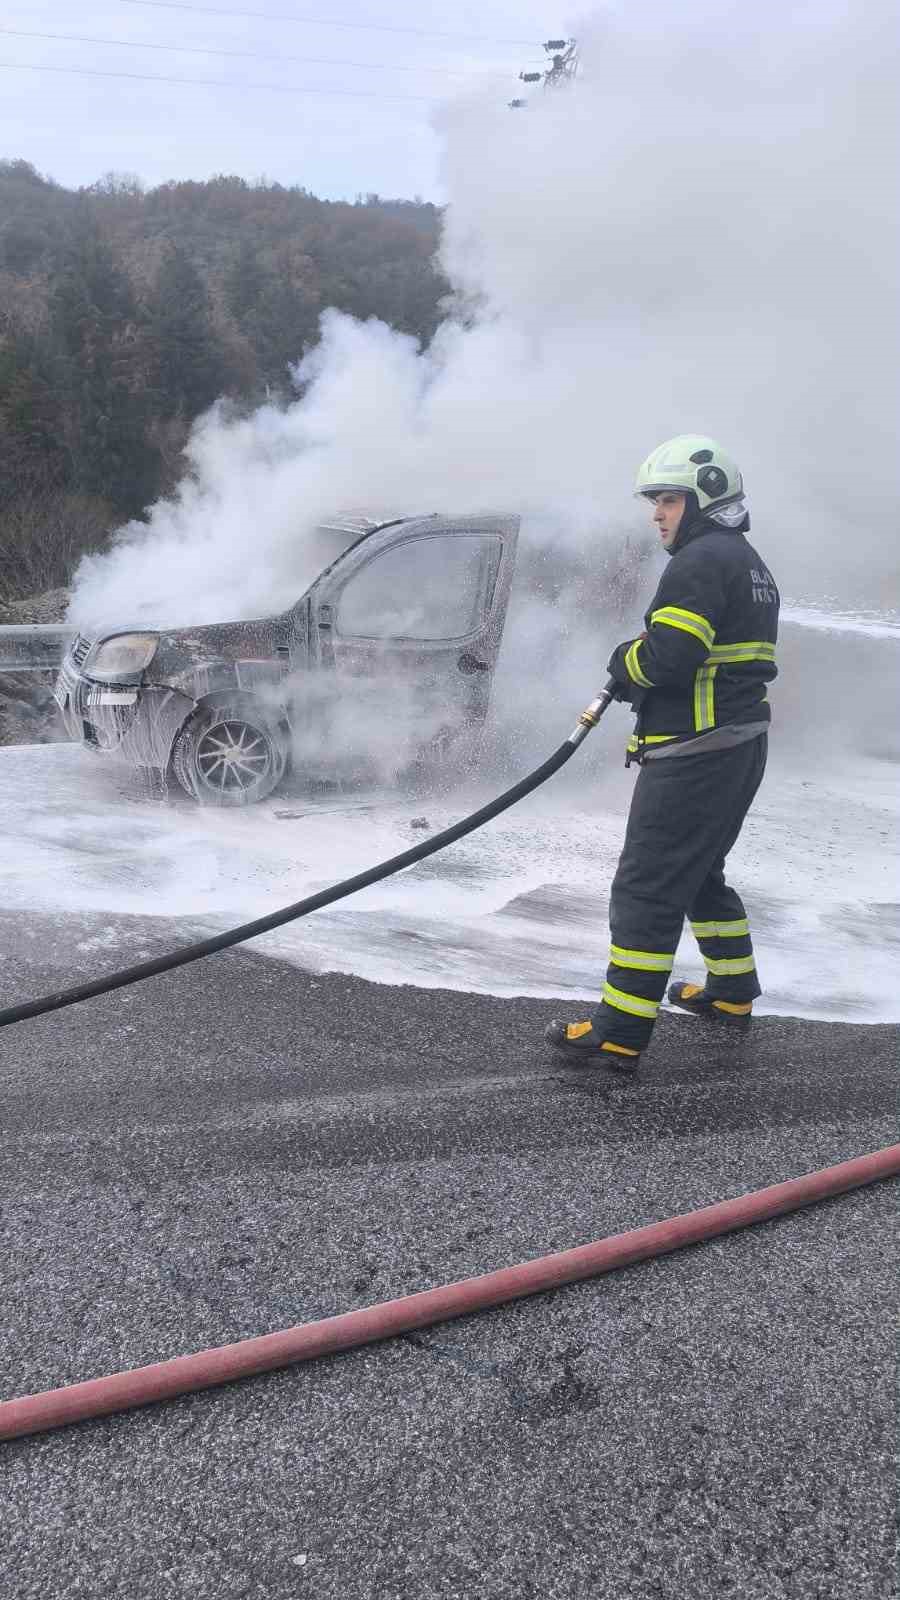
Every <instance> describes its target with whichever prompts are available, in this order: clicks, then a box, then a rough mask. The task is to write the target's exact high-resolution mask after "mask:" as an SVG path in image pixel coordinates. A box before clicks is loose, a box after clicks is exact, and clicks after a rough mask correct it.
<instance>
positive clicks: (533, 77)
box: [519, 72, 544, 83]
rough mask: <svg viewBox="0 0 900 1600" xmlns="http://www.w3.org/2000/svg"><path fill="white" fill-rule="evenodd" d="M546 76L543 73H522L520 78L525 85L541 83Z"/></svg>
mask: <svg viewBox="0 0 900 1600" xmlns="http://www.w3.org/2000/svg"><path fill="white" fill-rule="evenodd" d="M543 76H544V74H543V73H542V72H520V73H519V77H520V78H521V79H522V82H523V83H540V81H541V79H542V77H543Z"/></svg>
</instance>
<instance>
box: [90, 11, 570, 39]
mask: <svg viewBox="0 0 900 1600" xmlns="http://www.w3.org/2000/svg"><path fill="white" fill-rule="evenodd" d="M118 3H119V5H123V6H153V7H154V8H155V9H156V10H160V11H198V12H200V14H201V15H202V16H207V17H260V18H262V19H263V20H264V21H267V22H292V23H293V22H302V23H305V24H306V25H307V26H309V27H314V28H355V29H357V30H359V29H361V30H363V31H364V32H366V33H414V34H416V35H417V36H418V37H419V38H421V39H458V40H460V42H462V43H464V44H517V45H528V46H531V47H532V48H534V47H535V45H536V44H537V43H538V42H539V41H536V40H534V39H498V38H496V37H491V36H489V35H488V36H486V35H484V34H478V33H444V32H441V31H440V30H439V29H436V28H405V27H400V26H397V25H395V24H393V23H389V22H339V21H338V20H337V19H336V18H334V17H296V16H289V15H287V14H286V13H285V12H284V11H231V10H227V9H226V8H225V7H224V6H193V5H187V4H182V0H118Z"/></svg>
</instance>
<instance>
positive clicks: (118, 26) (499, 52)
mask: <svg viewBox="0 0 900 1600" xmlns="http://www.w3.org/2000/svg"><path fill="white" fill-rule="evenodd" d="M597 9H598V7H596V6H595V5H593V4H589V5H587V6H582V7H581V8H580V10H581V12H582V13H584V12H585V11H587V12H588V13H590V12H593V11H596V10H597ZM571 10H572V7H571V6H570V4H569V0H565V3H563V4H560V0H547V3H544V0H455V3H454V4H453V5H452V6H450V5H447V4H443V5H442V4H439V3H437V0H191V3H190V4H189V3H188V0H184V4H183V5H181V4H179V5H176V4H175V3H174V0H169V3H164V0H79V3H77V4H76V3H75V0H8V3H7V4H6V5H5V6H4V8H3V14H2V19H0V33H2V37H0V156H5V157H22V158H24V159H25V160H27V161H31V162H32V163H33V164H34V165H35V166H36V167H37V168H38V169H39V170H40V171H41V172H44V173H47V174H48V175H50V176H51V177H53V178H55V179H56V180H57V181H58V182H60V183H63V184H65V185H67V186H70V187H77V186H78V185H79V184H90V183H93V182H94V181H95V180H96V179H97V178H98V177H100V176H101V175H102V174H103V173H105V172H108V171H111V170H113V171H119V172H122V171H125V172H134V173H137V175H138V176H139V177H140V178H142V179H143V180H144V182H145V183H147V184H151V185H152V184H157V183H162V182H165V181H166V180H167V179H169V178H188V177H190V178H206V177H208V176H210V175H211V174H212V173H215V172H228V173H239V174H241V175H242V176H244V177H247V178H255V177H259V176H261V175H265V176H266V177H268V178H270V179H277V180H278V181H279V182H281V183H285V184H294V183H299V184H303V185H304V186H306V187H307V188H309V189H311V190H313V192H315V193H316V194H320V195H325V196H328V197H332V198H348V199H353V198H355V196H356V194H357V193H359V192H363V193H365V192H368V191H373V190H374V191H377V192H378V193H380V194H383V195H399V196H404V197H411V196H413V195H415V194H419V195H422V196H423V197H424V198H425V199H431V200H438V201H439V200H441V199H443V197H444V196H443V190H442V186H441V177H440V140H439V137H438V135H437V134H436V132H435V127H434V122H435V118H436V116H439V113H440V107H441V104H442V102H444V101H446V99H447V98H456V97H458V96H459V95H467V94H469V93H471V92H472V90H473V88H474V87H475V85H477V84H479V83H480V82H484V75H485V74H488V83H489V85H490V87H491V88H494V87H495V88H496V94H497V97H498V100H501V101H506V100H508V99H510V98H512V97H513V96H514V95H516V94H519V93H523V92H525V91H524V89H523V86H522V85H521V84H519V83H518V81H517V74H518V72H519V71H520V70H522V69H523V68H525V69H527V68H534V67H539V66H540V65H541V64H542V62H543V61H544V60H545V58H544V54H543V51H542V50H541V48H540V46H541V42H542V41H543V40H544V39H547V38H551V37H553V36H556V35H558V36H560V37H561V36H562V35H564V34H566V33H567V32H568V31H569V30H570V29H571V27H572V22H571ZM254 12H255V13H256V15H250V14H248V13H254ZM260 13H265V15H260ZM329 14H330V15H332V17H333V19H334V20H332V21H330V22H326V21H324V20H321V19H324V18H325V17H327V16H328V15H329ZM279 18H281V19H285V20H279ZM289 18H293V19H295V20H287V19H289ZM296 19H300V20H296ZM316 19H320V20H316ZM339 24H344V25H339ZM11 30H20V31H19V32H14V31H11ZM403 30H409V31H403ZM36 34H41V35H51V34H53V35H57V36H62V35H68V36H69V37H68V38H62V37H56V38H48V37H34V35H36ZM26 35H28V36H27V37H26ZM76 35H77V36H78V39H77V40H76V39H75V37H74V36H76ZM99 41H113V42H110V43H107V42H99ZM151 47H152V48H151ZM161 47H165V48H161ZM216 52H221V53H219V54H217V53H216ZM225 52H249V54H247V55H243V54H231V55H229V54H226V53H225ZM51 69H52V70H51ZM73 69H77V70H73ZM107 74H109V76H107ZM118 74H132V75H134V76H117V75H118ZM147 78H181V79H191V80H198V79H204V78H205V79H214V80H217V82H215V83H211V84H210V83H208V84H200V83H196V82H195V83H194V84H193V85H191V84H182V83H165V82H162V83H161V82H152V81H145V80H146V79H147ZM255 85H261V86H263V87H254V86H255ZM266 85H269V86H272V87H265V86H266ZM276 85H277V86H278V87H277V88H276V87H274V86H276ZM510 115H513V113H510Z"/></svg>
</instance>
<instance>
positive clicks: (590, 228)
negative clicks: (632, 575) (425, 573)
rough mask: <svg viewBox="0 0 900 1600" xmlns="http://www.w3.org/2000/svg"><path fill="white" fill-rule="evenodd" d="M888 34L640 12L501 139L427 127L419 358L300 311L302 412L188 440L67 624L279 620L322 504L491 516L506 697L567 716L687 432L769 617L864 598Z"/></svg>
mask: <svg viewBox="0 0 900 1600" xmlns="http://www.w3.org/2000/svg"><path fill="white" fill-rule="evenodd" d="M894 28H895V24H894V8H893V6H892V5H889V4H887V3H886V0H857V3H856V4H854V5H852V6H849V5H848V6H844V5H842V4H839V3H838V0H834V3H832V4H831V5H828V4H823V3H817V4H815V5H812V4H799V5H796V6H794V7H791V8H786V7H784V6H775V5H774V4H773V3H772V0H765V3H763V4H762V5H761V6H757V7H753V8H749V7H747V6H746V5H744V4H743V3H740V4H738V3H733V4H723V3H722V0H689V4H687V5H686V6H682V7H678V8H672V7H671V6H670V5H669V4H668V0H665V3H663V0H650V3H646V4H644V5H643V6H640V7H633V6H629V7H627V8H626V7H624V6H622V7H611V8H610V9H609V10H608V11H607V12H606V13H605V14H604V15H603V17H602V18H600V19H598V18H597V17H594V18H593V19H592V20H590V21H589V22H588V23H587V24H585V25H584V26H583V27H582V28H581V29H578V28H577V27H576V28H575V29H574V31H575V32H577V33H579V36H580V37H581V38H582V41H583V47H582V62H583V65H582V73H581V77H580V79H579V81H578V82H576V84H575V85H574V87H572V88H568V89H561V90H557V91H553V92H549V91H546V92H543V93H541V92H538V93H532V94H531V96H530V98H529V102H528V105H527V107H526V108H525V109H523V110H521V111H516V112H511V111H509V110H508V109H507V108H506V106H505V104H503V103H502V101H498V100H497V98H496V92H495V90H493V89H492V90H491V91H490V94H484V95H481V94H480V95H479V96H478V97H477V98H474V99H473V100H471V101H468V102H466V103H464V104H459V103H457V104H455V105H454V107H453V108H452V109H451V110H449V111H448V112H447V113H446V115H445V118H444V127H443V132H444V135H445V178H446V187H447V191H448V193H449V205H448V209H447V215H446V225H445V231H444V238H443V245H442V264H443V267H444V269H445V271H446V272H447V273H448V275H449V277H450V279H451V282H452V284H453V286H454V291H455V301H454V304H453V305H451V307H450V308H449V309H448V315H447V319H446V321H445V322H444V323H443V325H442V326H441V328H440V329H439V331H438V333H437V335H436V337H435V339H434V341H433V343H432V345H431V346H430V348H429V349H427V350H419V349H418V348H417V346H416V344H415V342H414V341H413V340H411V339H410V338H408V337H406V336H403V335H400V334H398V333H396V332H393V331H392V330H390V329H389V328H387V327H386V326H384V325H383V324H382V323H379V322H377V321H370V322H367V323H364V324H363V323H357V322H354V321H353V320H352V319H350V318H348V317H346V316H343V315H340V314H338V313H336V312H334V311H330V312H328V313H326V315H325V316H324V318H323V320H322V338H321V343H320V344H319V345H318V346H317V348H316V349H315V350H314V351H313V352H312V354H311V355H309V356H308V357H307V358H306V360H305V361H304V362H303V363H302V364H301V366H300V368H299V369H298V373H297V378H298V384H299V385H300V388H301V391H302V392H301V394H300V398H298V400H297V401H296V402H295V403H294V404H293V405H292V406H290V407H289V408H287V409H286V410H283V411H281V410H277V409H275V408H272V407H268V408H265V409H263V410H261V411H259V412H258V413H256V415H254V416H253V417H251V418H249V419H244V420H234V419H229V417H228V415H227V414H226V413H225V411H224V410H221V409H219V410H214V411H213V412H212V413H211V414H210V415H208V416H207V417H205V418H204V419H202V420H201V421H200V422H199V423H198V425H197V426H196V428H195V430H194V433H193V436H192V439H191V442H190V446H189V450H188V456H189V462H190V473H189V475H188V477H187V478H186V479H185V481H184V483H183V484H182V485H181V487H180V489H179V491H178V492H177V494H176V495H175V496H174V498H173V499H172V500H170V501H164V502H161V503H160V504H158V505H156V506H155V507H153V508H152V510H151V512H150V516H149V523H148V524H147V525H144V524H132V525H131V526H130V527H129V528H127V529H125V530H123V532H122V534H121V535H120V537H119V539H118V541H117V543H116V545H115V547H114V548H113V550H112V551H111V553H109V554H107V555H105V556H103V557H100V558H92V559H89V560H88V561H86V562H85V563H84V565H83V567H82V569H81V570H80V572H79V575H78V580H77V583H76V586H75V593H74V597H73V601H72V608H71V612H70V617H71V619H72V620H74V621H75V622H76V623H80V624H86V623H88V622H93V621H95V620H97V619H103V620H107V621H114V622H116V623H118V622H122V621H131V620H133V619H141V618H143V619H148V618H153V619H160V620H164V621H166V622H168V623H170V624H174V623H200V622H204V621H220V620H228V619H232V618H237V617H249V616H254V615H256V616H258V615H262V614H267V613H270V612H273V611H277V610H281V609H283V608H285V607H286V606H287V605H289V604H291V603H292V601H293V600H295V599H296V598H297V596H298V595H299V594H300V593H301V592H302V590H303V588H304V587H305V586H306V584H307V583H308V582H309V581H311V579H312V578H313V577H314V576H315V575H316V572H317V571H318V569H319V567H320V566H321V564H322V560H323V548H322V547H321V545H320V544H318V543H317V542H316V540H315V538H314V536H313V535H312V534H311V532H310V530H311V529H312V528H313V527H314V525H315V523H316V522H317V520H318V519H319V518H320V517H321V516H322V514H323V513H328V512H330V511H333V510H334V509H335V508H337V507H346V506H359V507H361V508H363V509H366V508H368V507H370V506H371V507H373V508H381V507H384V506H389V507H392V508H397V509H398V510H409V511H411V512H429V511H433V510H439V511H452V512H459V513H465V512H478V511H484V510H496V511H498V512H501V513H509V512H519V513H522V514H523V516H524V525H523V544H524V547H525V553H526V558H528V557H529V552H530V559H531V562H532V572H534V571H535V570H537V567H538V566H540V561H539V557H540V558H541V559H543V560H544V563H545V565H544V568H543V569H542V570H543V571H544V573H545V575H547V576H548V583H549V585H550V588H551V589H552V595H553V602H554V604H553V611H554V617H553V620H552V621H551V620H548V614H547V607H546V605H545V606H543V607H542V606H541V604H540V603H539V601H535V600H534V590H533V588H532V589H531V590H530V591H529V593H528V594H525V595H520V596H519V598H518V600H517V602H516V605H515V606H514V608H513V612H512V614H511V622H510V628H509V630H508V638H507V644H506V656H505V663H504V665H505V681H507V682H508V683H511V682H512V681H513V679H515V682H516V685H517V689H518V692H519V693H520V694H522V693H523V691H524V689H525V687H526V686H527V687H528V688H529V689H533V690H536V691H537V692H539V693H540V694H541V695H542V696H543V697H544V698H545V699H547V700H548V701H549V700H553V701H555V702H557V704H558V700H559V695H560V693H561V692H562V690H563V689H564V688H565V690H566V692H567V695H568V696H569V698H568V699H567V700H566V705H570V704H571V695H572V693H574V695H575V698H576V700H577V699H583V697H584V693H585V691H587V692H588V693H590V692H592V691H593V689H594V688H595V687H596V686H597V685H598V684H599V683H600V682H602V667H603V663H604V662H605V659H606V653H607V651H608V647H609V645H610V644H612V643H614V642H615V641H616V639H617V638H618V637H624V636H627V635H628V634H629V633H630V632H633V631H635V628H636V625H638V613H639V609H640V608H639V606H638V605H637V602H636V601H635V605H634V612H633V614H632V615H630V616H629V617H628V619H627V623H626V625H624V626H623V625H622V624H621V623H617V622H616V620H614V619H609V618H604V615H603V613H602V595H603V574H604V572H605V571H606V572H608V571H610V570H612V568H613V567H614V566H615V564H616V560H617V557H616V552H617V550H618V549H619V547H620V545H621V541H622V538H623V536H626V535H627V536H629V537H631V539H632V541H638V542H639V541H640V539H641V538H642V537H643V536H644V535H643V531H642V530H643V528H644V525H645V517H644V513H643V510H642V509H641V508H640V507H636V506H635V504H634V502H633V501H632V499H631V497H630V490H631V484H632V481H633V477H634V472H635V469H636V467H637V464H638V463H639V461H640V460H641V459H642V457H643V456H644V455H646V454H647V453H648V452H649V450H650V449H651V448H652V447H653V446H654V445H656V444H657V443H659V442H660V441H661V440H662V439H664V438H666V437H667V436H669V435H671V434H675V433H679V432H686V431H691V432H693V431H696V432H703V433H710V434H712V435H713V436H715V437H717V438H719V439H720V440H722V442H723V443H724V444H725V445H726V447H727V448H728V449H729V450H730V452H731V453H732V454H733V455H734V456H735V458H736V459H737V460H738V462H739V463H740V465H741V467H742V469H743V472H744V478H745V483H746V485H747V489H748V496H749V500H750V504H751V510H752V517H753V531H752V534H751V539H752V540H753V541H754V542H755V543H756V544H757V545H758V547H759V549H760V551H761V552H762V554H763V556H764V559H765V560H766V561H767V563H768V564H769V565H770V566H771V568H772V570H773V571H774V572H775V573H776V576H777V577H778V578H779V580H780V583H781V587H782V590H783V592H785V593H786V594H792V595H795V596H798V597H816V596H818V595H822V594H824V593H828V592H831V593H834V592H838V593H840V594H841V595H842V596H843V598H844V599H845V600H851V601H862V602H865V601H866V600H869V601H871V602H872V603H877V602H878V601H883V599H884V598H885V595H886V594H887V593H888V592H889V586H890V585H891V584H895V583H896V574H897V560H896V553H895V544H896V541H895V540H894V538H893V535H891V536H890V537H885V534H884V531H883V530H884V521H885V512H886V510H887V507H888V505H891V506H892V505H893V504H894V497H895V477H896V472H895V466H894V461H895V445H894V437H893V435H894V421H895V411H894V408H895V380H894V372H893V368H892V360H893V356H892V346H893V345H894V343H895V339H894V337H893V336H892V335H893V331H894V330H895V329H896V324H897V315H896V309H895V303H894V288H893V280H894V276H895V269H896V256H897V251H896V226H895V219H896V205H895V195H896V184H895V182H894V181H893V180H894V178H895V176H896V174H894V175H893V178H892V164H893V159H894V157H893V152H894V151H895V148H896V140H895V123H896V109H895V107H896V97H895V95H894V89H893V85H892V82H891V68H890V62H891V60H892V56H893V49H892V46H893V38H894ZM560 555H561V556H562V557H563V558H564V561H565V562H566V563H568V570H569V581H568V586H566V585H563V588H562V591H560V586H559V585H558V584H557V585H556V587H555V588H553V584H552V570H553V562H554V559H555V558H556V557H557V556H560ZM526 564H527V559H526ZM592 573H593V575H594V576H593V579H591V577H590V575H591V574H592ZM649 577H650V574H647V580H648V581H647V583H646V588H647V591H648V596H649V588H650V583H649ZM536 587H537V590H538V591H539V590H540V588H541V584H540V583H538V584H537V586H536ZM648 596H647V597H648ZM617 627H618V629H619V631H618V632H617V631H616V630H617ZM535 640H538V641H542V643H541V648H540V649H538V650H537V651H536V650H535V649H534V647H533V645H534V641H535ZM538 659H542V661H543V665H542V666H541V667H538V666H536V665H535V663H536V660H538ZM551 661H552V662H554V663H555V668H554V669H550V668H549V667H548V663H549V662H551ZM510 663H511V665H510ZM576 663H577V668H578V674H579V679H578V687H577V688H574V689H573V688H572V682H573V678H574V669H575V666H576ZM548 671H549V675H548ZM503 682H504V674H501V679H500V683H501V686H502V683H503ZM560 714H561V711H560V710H558V711H557V717H558V716H559V715H560Z"/></svg>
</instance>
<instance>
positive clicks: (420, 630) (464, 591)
mask: <svg viewBox="0 0 900 1600" xmlns="http://www.w3.org/2000/svg"><path fill="white" fill-rule="evenodd" d="M499 554H500V546H499V544H498V541H497V540H496V539H486V538H484V537H483V536H481V535H477V534H466V533H454V534H443V535H437V534H435V535H432V536H431V537H426V538H422V539H407V540H406V541H404V542H403V543H402V544H395V545H392V546H391V548H390V549H389V550H385V551H383V552H382V554H381V555H378V556H375V557H374V558H373V560H372V561H370V562H369V563H368V565H367V566H365V567H363V568H362V570H361V571H360V572H357V573H355V575H354V576H353V577H352V578H351V579H350V580H349V582H348V583H347V585H346V587H345V588H344V590H343V593H342V594H341V596H340V599H339V601H338V607H337V631H338V633H340V634H342V635H343V636H344V637H345V638H347V637H350V638H355V639H422V640H426V639H462V638H465V637H466V636H467V635H468V634H471V633H474V632H475V631H476V630H477V629H478V628H479V627H480V626H481V623H482V621H483V619H484V616H485V613H486V611H487V610H488V607H489V604H490V598H491V594H492V591H493V584H494V579H495V576H496V569H497V561H498V558H499Z"/></svg>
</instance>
